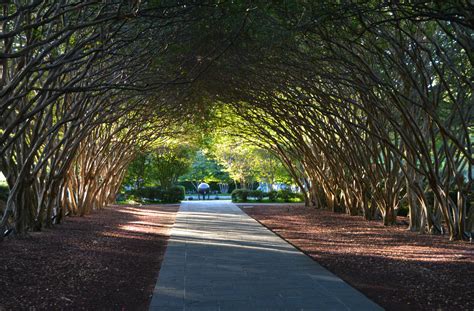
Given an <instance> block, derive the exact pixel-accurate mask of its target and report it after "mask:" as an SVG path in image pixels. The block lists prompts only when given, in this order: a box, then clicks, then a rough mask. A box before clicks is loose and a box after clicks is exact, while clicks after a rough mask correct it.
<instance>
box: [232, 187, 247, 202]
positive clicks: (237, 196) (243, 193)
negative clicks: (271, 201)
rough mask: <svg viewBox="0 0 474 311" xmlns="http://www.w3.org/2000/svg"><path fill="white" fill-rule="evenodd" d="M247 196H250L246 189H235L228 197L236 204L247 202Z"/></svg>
mask: <svg viewBox="0 0 474 311" xmlns="http://www.w3.org/2000/svg"><path fill="white" fill-rule="evenodd" d="M249 194H250V191H249V190H247V189H235V190H234V191H232V193H231V194H230V196H231V198H232V201H234V202H238V201H240V202H245V201H247V198H248V196H249Z"/></svg>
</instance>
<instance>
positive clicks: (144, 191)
mask: <svg viewBox="0 0 474 311" xmlns="http://www.w3.org/2000/svg"><path fill="white" fill-rule="evenodd" d="M133 194H135V195H136V196H139V197H140V198H143V199H148V200H151V201H159V200H161V197H162V189H161V187H143V188H140V189H137V190H134V191H133Z"/></svg>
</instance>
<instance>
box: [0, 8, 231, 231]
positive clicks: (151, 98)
mask: <svg viewBox="0 0 474 311" xmlns="http://www.w3.org/2000/svg"><path fill="white" fill-rule="evenodd" d="M1 9H2V13H3V14H2V16H1V17H0V27H1V33H0V48H1V50H0V53H1V58H0V59H1V60H0V68H1V72H0V75H1V79H0V86H1V90H0V170H1V171H2V173H4V175H5V176H6V178H7V182H8V184H9V188H10V194H9V197H8V200H7V204H6V208H5V210H4V211H3V213H2V216H1V220H0V237H3V235H6V234H8V233H10V232H14V233H16V234H23V233H25V232H27V231H28V230H40V229H41V227H42V226H43V225H45V224H46V225H51V223H52V222H53V221H55V222H57V221H59V220H60V219H61V217H62V215H64V214H66V213H70V214H79V215H83V214H85V213H88V212H90V211H91V210H92V209H95V208H100V207H101V206H104V205H105V204H107V203H109V202H111V200H112V197H113V193H114V192H116V191H117V187H118V186H117V185H118V184H120V180H121V178H123V176H122V171H123V169H124V168H125V167H126V165H127V164H128V163H129V162H130V161H131V160H132V159H133V157H134V156H135V154H136V153H137V149H142V148H143V147H144V146H143V145H144V144H145V145H146V143H147V142H148V141H151V140H153V139H156V137H157V136H159V135H157V134H160V133H161V134H163V135H170V134H171V133H169V132H167V133H164V129H165V128H167V126H168V125H169V123H172V122H174V121H175V120H176V119H177V118H178V117H179V116H187V115H189V114H190V111H192V109H191V108H189V107H185V106H186V105H188V104H189V105H190V102H189V101H188V100H187V98H186V97H187V94H188V91H187V87H186V84H188V83H190V82H192V81H193V80H194V79H196V77H197V76H199V75H200V74H201V72H202V71H203V70H204V69H203V68H206V67H207V66H208V65H209V63H210V62H211V61H212V59H213V58H215V57H217V56H218V55H219V54H220V53H221V48H215V47H214V48H212V49H208V50H205V49H200V50H197V51H199V52H202V53H203V56H202V58H199V60H197V58H196V57H195V50H194V49H192V48H190V47H187V48H185V47H183V45H184V43H183V42H186V44H187V43H188V42H187V40H188V38H190V37H191V36H190V35H191V34H192V33H193V32H195V31H196V29H197V27H194V24H199V23H201V21H202V20H203V19H204V18H205V17H207V16H209V14H207V13H206V12H200V11H199V10H200V6H199V5H193V4H192V3H190V4H186V3H178V2H170V3H166V4H160V3H155V2H153V1H151V2H148V1H145V2H143V3H142V2H140V1H106V2H102V1H86V2H77V1H67V0H65V1H55V2H43V1H35V2H31V3H27V2H25V3H23V2H22V1H15V2H3V3H2V4H1ZM203 10H204V11H206V10H207V11H210V13H212V11H215V9H214V8H213V7H206V6H204V9H203ZM215 18H217V16H216V17H215ZM216 40H217V39H216ZM219 40H220V39H219ZM223 40H226V38H224V39H223ZM196 44H197V43H196ZM227 44H228V43H227ZM212 46H222V49H223V48H225V44H222V45H216V44H214V45H212ZM164 106H166V108H164ZM188 108H189V109H188ZM191 119H192V118H191Z"/></svg>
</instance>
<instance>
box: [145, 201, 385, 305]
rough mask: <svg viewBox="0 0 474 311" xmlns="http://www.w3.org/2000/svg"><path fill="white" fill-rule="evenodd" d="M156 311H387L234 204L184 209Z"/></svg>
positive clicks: (157, 291)
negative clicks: (383, 310)
mask: <svg viewBox="0 0 474 311" xmlns="http://www.w3.org/2000/svg"><path fill="white" fill-rule="evenodd" d="M150 310H160V311H161V310H185V311H190V310H206V311H211V310H272V311H273V310H382V309H381V308H380V307H379V306H378V305H376V304H375V303H373V302H372V301H370V300H369V299H368V298H367V297H365V296H364V295H362V294H361V293H360V292H358V291H357V290H355V289H354V288H352V287H351V286H349V285H348V284H346V283H345V282H344V281H342V280H341V279H340V278H338V277H337V276H335V275H334V274H332V273H330V272H329V271H327V270H326V269H324V268H323V267H321V266H320V265H319V264H317V263H316V262H315V261H313V260H312V259H310V258H309V257H307V256H306V255H304V254H303V253H301V252H300V251H298V250H297V249H295V248H294V247H293V246H291V245H290V244H288V243H286V242H285V241H284V240H282V239H281V238H279V237H278V236H276V235H275V234H273V233H272V232H271V231H269V230H268V229H266V228H265V227H263V226H262V225H260V224H259V223H258V222H257V221H255V220H253V219H252V218H251V217H249V216H247V215H246V214H245V213H243V212H242V211H241V210H240V209H239V208H238V207H237V206H235V205H234V204H232V203H231V202H230V201H207V202H206V201H200V202H184V203H182V205H181V208H180V210H179V212H178V215H177V218H176V223H175V225H174V227H173V230H172V232H171V238H170V240H169V243H168V248H167V250H166V254H165V258H164V261H163V265H162V267H161V271H160V275H159V278H158V282H157V284H156V287H155V290H154V294H153V299H152V302H151V305H150Z"/></svg>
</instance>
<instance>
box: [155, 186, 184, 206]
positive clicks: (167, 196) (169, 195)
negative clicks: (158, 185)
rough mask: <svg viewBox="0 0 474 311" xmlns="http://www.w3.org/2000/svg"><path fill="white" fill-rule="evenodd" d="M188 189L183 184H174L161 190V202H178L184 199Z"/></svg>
mask: <svg viewBox="0 0 474 311" xmlns="http://www.w3.org/2000/svg"><path fill="white" fill-rule="evenodd" d="M185 192H186V189H185V188H184V187H183V186H172V187H170V188H168V189H166V190H162V191H161V200H160V201H161V202H163V203H178V202H179V201H181V200H184V197H185Z"/></svg>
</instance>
